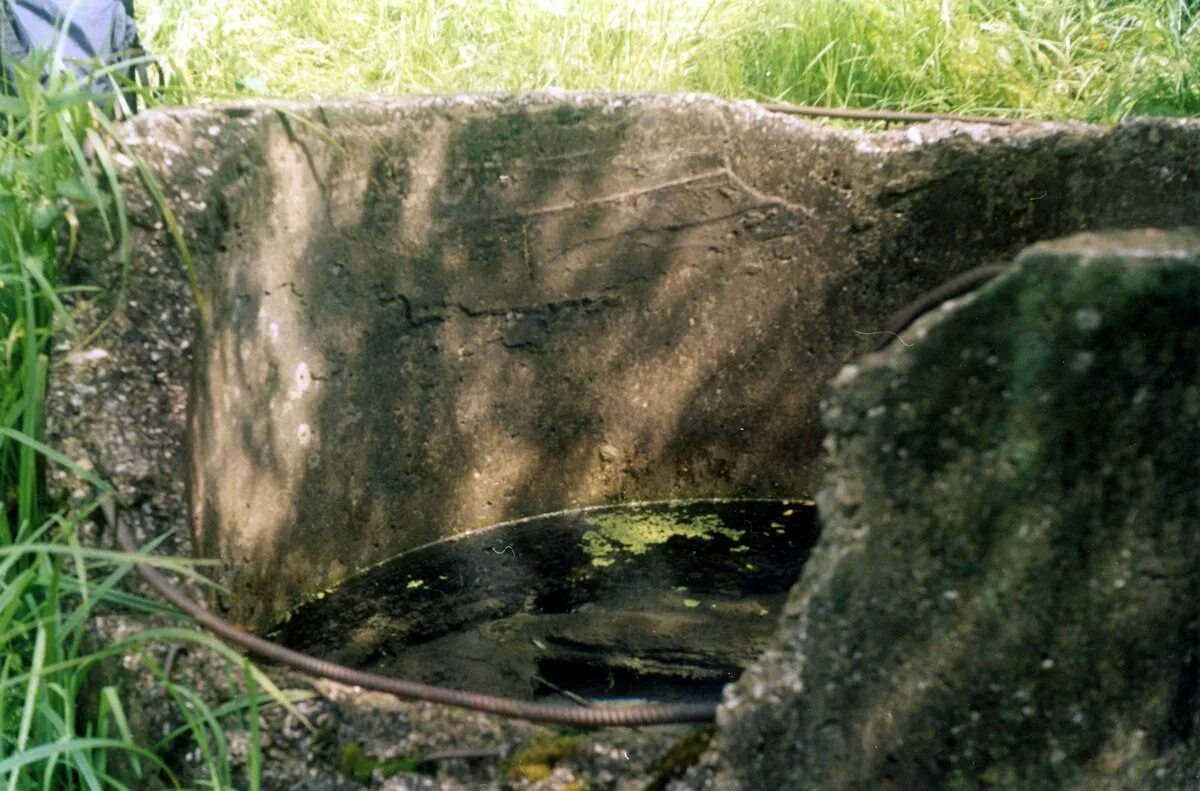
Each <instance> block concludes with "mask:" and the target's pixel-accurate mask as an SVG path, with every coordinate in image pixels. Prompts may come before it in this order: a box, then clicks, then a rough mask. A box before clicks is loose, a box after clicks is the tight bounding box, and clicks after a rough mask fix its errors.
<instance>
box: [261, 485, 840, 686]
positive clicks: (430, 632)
mask: <svg viewBox="0 0 1200 791" xmlns="http://www.w3.org/2000/svg"><path fill="white" fill-rule="evenodd" d="M818 533H819V529H818V526H817V520H816V513H815V508H814V507H813V506H812V505H811V504H810V503H808V502H807V501H805V502H781V501H776V500H772V501H762V500H738V501H698V502H697V501H691V502H685V503H678V502H675V503H653V504H638V505H618V506H605V507H599V508H590V509H583V510H576V511H565V512H559V513H554V514H547V515H544V516H537V517H533V518H530V519H523V520H519V521H515V522H506V523H504V524H500V525H496V526H494V527H491V528H487V529H485V530H480V531H476V532H473V533H469V534H466V535H463V536H459V537H456V538H453V539H448V540H445V541H440V542H437V543H434V544H429V545H426V546H423V547H420V548H417V549H414V550H412V551H410V552H406V553H404V554H403V555H400V556H398V557H395V558H393V559H391V560H389V561H387V562H385V563H383V564H381V565H379V566H376V567H374V568H372V569H370V570H368V571H365V572H363V573H361V574H359V575H358V576H356V577H353V578H351V579H350V580H348V581H347V582H345V583H344V584H343V585H341V586H340V587H338V588H337V589H335V590H333V591H329V592H327V593H325V594H323V595H322V596H321V597H319V598H316V599H313V600H312V601H309V602H307V603H305V604H303V605H301V606H300V607H298V608H297V609H296V610H294V611H293V613H292V614H291V616H290V617H289V619H288V620H287V621H286V622H285V623H284V624H281V625H280V626H279V627H278V628H277V629H276V630H275V632H274V637H275V638H276V639H278V640H280V641H282V642H284V643H285V644H287V645H289V646H291V647H293V648H297V649H300V650H303V651H306V652H308V653H311V654H314V655H316V656H321V657H324V658H328V659H333V660H335V661H338V662H342V663H344V664H348V665H352V666H355V667H359V668H364V669H369V670H372V671H375V672H380V673H383V674H385V675H391V676H396V677H402V678H406V679H412V680H416V681H421V682H425V683H429V684H439V685H444V686H450V687H455V688H458V689H466V690H472V691H477V692H487V693H491V694H497V695H508V696H513V697H520V698H526V699H534V698H537V699H567V700H576V701H580V700H581V699H586V700H589V701H599V700H655V701H683V700H713V699H715V698H716V697H717V696H718V695H719V693H720V689H721V687H722V686H723V685H724V684H726V683H728V682H730V681H732V680H733V679H735V678H736V677H737V676H738V675H739V674H740V672H741V670H742V668H743V667H745V666H746V665H747V664H748V663H749V662H750V661H752V660H753V659H754V658H755V657H756V656H757V655H758V654H760V653H761V652H762V651H763V650H764V649H765V648H766V645H767V641H768V640H769V639H770V637H771V635H772V634H773V633H774V631H775V623H776V619H777V617H778V615H779V612H780V609H781V608H782V606H783V602H784V600H785V598H786V596H787V591H788V589H789V588H790V587H791V585H792V584H793V583H794V582H795V581H796V579H797V578H798V577H799V575H800V570H801V568H802V567H803V565H804V561H805V559H806V558H807V557H808V554H809V551H810V550H811V548H812V546H813V544H814V543H815V541H816V539H817V536H818Z"/></svg>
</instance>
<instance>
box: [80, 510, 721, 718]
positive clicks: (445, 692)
mask: <svg viewBox="0 0 1200 791" xmlns="http://www.w3.org/2000/svg"><path fill="white" fill-rule="evenodd" d="M101 510H102V511H103V513H104V517H105V519H106V520H107V521H108V523H109V525H111V526H112V527H113V528H114V530H115V532H116V537H117V544H118V545H119V546H120V547H121V549H122V550H123V551H125V552H128V553H131V554H137V552H138V548H137V545H136V544H135V543H134V540H133V536H132V535H131V534H130V532H129V528H128V527H127V526H126V525H125V523H124V521H123V520H122V519H121V517H120V514H119V513H118V510H117V505H116V500H115V499H114V498H113V497H112V496H111V495H107V494H106V495H103V497H102V499H101ZM134 567H135V568H136V569H137V572H138V574H140V575H141V576H142V579H144V580H146V582H147V584H149V585H150V587H151V588H153V589H154V590H155V591H156V592H157V593H158V595H160V596H162V597H163V598H164V599H166V600H167V601H169V602H170V603H171V604H173V605H175V606H176V607H178V608H179V609H180V610H183V611H184V612H185V613H187V614H188V615H190V616H191V617H192V618H194V619H195V620H196V622H197V623H199V624H200V625H201V626H203V627H204V628H205V629H207V630H208V631H210V632H212V633H213V634H215V635H217V636H218V637H220V638H221V639H222V640H225V641H226V642H228V643H231V644H233V645H235V646H238V647H239V648H242V649H245V650H246V651H249V652H250V653H253V654H256V655H258V656H259V657H261V658H263V659H266V660H268V661H270V662H275V663H277V664H280V665H286V666H288V667H291V668H294V669H296V670H299V671H301V672H304V673H308V674H310V675H314V676H320V677H322V678H327V679H330V680H331V681H337V682H338V683H340V684H348V685H351V686H358V687H362V688H363V689H371V690H375V691H377V692H387V693H390V694H392V695H395V696H397V697H399V698H405V699H407V700H424V701H428V702H430V703H442V704H445V705H448V706H458V707H460V708H464V709H472V710H474V711H483V712H487V713H489V714H500V715H503V716H505V717H515V718H517V719H522V720H531V721H533V722H545V723H551V724H554V725H574V726H578V727H585V728H606V727H636V726H645V725H668V724H672V723H682V722H711V721H712V720H713V718H714V717H715V716H716V712H717V703H716V702H715V701H714V702H712V703H661V704H640V705H636V706H589V707H578V706H561V705H547V704H541V703H530V702H528V701H524V700H516V699H514V698H505V697H500V696H498V695H483V694H479V693H475V692H464V691H462V690H457V689H448V688H446V687H435V686H431V685H428V684H418V683H417V682H414V681H404V680H402V679H397V678H389V677H387V676H380V675H376V674H375V673H367V672H364V671H362V670H355V669H354V668H350V667H346V666H345V665H339V664H337V663H336V662H329V661H326V660H324V659H318V658H316V657H313V656H309V655H307V654H302V653H300V652H299V651H293V650H292V649H290V648H285V647H284V646H281V645H279V644H278V643H273V642H271V641H270V640H264V639H263V638H261V637H258V636H257V635H253V634H250V633H249V632H246V631H243V630H242V629H239V628H237V627H236V626H234V625H233V624H231V623H229V622H228V621H226V620H225V619H223V618H221V617H220V616H218V615H216V614H214V613H212V612H210V611H209V610H208V609H207V608H206V607H204V606H202V605H200V604H197V603H196V602H194V601H192V600H191V598H189V597H188V595H187V594H185V593H184V592H183V591H181V590H179V588H177V587H176V586H175V585H174V584H173V583H172V582H171V581H170V580H168V579H167V578H166V577H165V576H163V575H162V574H161V573H159V572H158V571H157V570H156V569H153V568H151V567H150V566H148V565H146V564H145V563H136V562H135V564H134Z"/></svg>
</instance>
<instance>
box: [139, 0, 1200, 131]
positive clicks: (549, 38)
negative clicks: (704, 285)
mask: <svg viewBox="0 0 1200 791" xmlns="http://www.w3.org/2000/svg"><path fill="white" fill-rule="evenodd" d="M138 7H139V13H140V14H141V17H142V19H141V23H140V24H141V29H142V31H143V34H144V35H143V38H144V39H145V40H146V41H148V42H149V46H150V47H151V49H152V50H153V51H155V52H157V53H158V54H159V55H160V56H162V57H163V60H164V61H165V62H166V63H167V64H169V65H170V66H172V67H173V72H174V74H175V76H176V78H177V91H176V92H175V93H174V95H173V99H174V100H176V101H184V102H195V101H199V100H203V99H211V98H229V97H233V96H239V95H264V96H281V97H298V98H309V97H311V96H314V95H319V96H326V97H328V96H346V95H356V94H407V93H438V92H461V91H492V90H510V91H528V90H539V89H544V88H552V87H553V88H564V89H614V90H626V91H704V92H709V93H714V94H717V95H719V96H725V97H731V98H752V99H767V100H778V101H788V102H796V103H803V104H823V105H833V106H849V107H863V108H886V109H908V110H920V111H942V112H964V113H996V114H1006V115H1015V116H1028V117H1040V118H1076V119H1083V120H1091V121H1112V120H1117V119H1120V118H1123V117H1125V116H1128V115H1136V114H1151V115H1153V114H1160V115H1183V116H1187V115H1196V114H1198V113H1200V77H1198V75H1200V3H1198V2H1196V0H1126V2H1121V0H664V1H663V2H645V0H494V1H492V2H482V0H206V2H204V3H197V2H193V0H139V6H138Z"/></svg>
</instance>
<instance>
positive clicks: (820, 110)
mask: <svg viewBox="0 0 1200 791" xmlns="http://www.w3.org/2000/svg"><path fill="white" fill-rule="evenodd" d="M760 104H761V105H762V106H763V107H765V108H766V109H768V110H770V111H771V112H773V113H785V114H787V115H808V116H816V117H819V118H843V119H846V120H850V121H884V122H886V123H901V124H923V123H928V122H930V121H957V122H959V123H964V124H993V125H995V126H1011V125H1012V124H1017V123H1020V122H1021V119H1019V118H1000V117H997V116H990V115H957V114H955V113H912V112H907V111H904V110H860V109H857V108H853V107H813V106H811V105H807V104H783V103H781V102H760Z"/></svg>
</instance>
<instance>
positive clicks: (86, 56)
mask: <svg viewBox="0 0 1200 791" xmlns="http://www.w3.org/2000/svg"><path fill="white" fill-rule="evenodd" d="M136 46H137V30H136V28H135V26H134V23H133V19H132V17H130V15H129V14H128V13H127V12H126V7H125V4H124V3H123V2H122V0H0V60H3V61H4V63H5V66H6V70H7V65H8V63H9V62H11V61H17V60H21V59H22V58H24V57H25V56H27V55H28V54H29V52H30V50H32V49H33V48H34V47H38V48H41V49H45V50H51V51H53V50H54V49H55V48H56V47H61V49H60V50H59V51H60V52H61V55H62V61H63V64H64V65H66V66H67V67H68V68H70V69H71V70H72V71H74V72H75V74H76V75H77V76H78V77H79V80H80V84H81V86H84V87H86V86H88V85H89V84H90V87H91V88H92V89H93V90H95V91H97V92H100V93H108V92H111V91H113V90H114V89H115V83H114V81H113V80H112V79H111V78H110V77H108V76H105V75H101V76H90V74H91V72H92V70H93V69H95V68H98V67H103V66H105V65H109V64H112V63H116V62H119V61H120V60H122V59H123V58H127V57H129V56H130V55H131V54H132V53H131V52H130V50H132V49H133V48H135V47H136Z"/></svg>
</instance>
